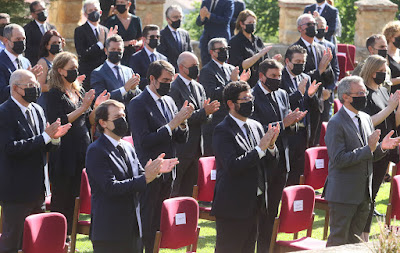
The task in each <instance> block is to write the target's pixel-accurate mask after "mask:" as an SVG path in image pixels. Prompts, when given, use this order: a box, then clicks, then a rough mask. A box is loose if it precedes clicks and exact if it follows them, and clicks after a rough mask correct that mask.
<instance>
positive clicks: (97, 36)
mask: <svg viewBox="0 0 400 253" xmlns="http://www.w3.org/2000/svg"><path fill="white" fill-rule="evenodd" d="M94 35H95V36H96V39H97V40H99V32H98V31H97V28H94Z"/></svg>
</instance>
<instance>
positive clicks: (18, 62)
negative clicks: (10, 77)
mask: <svg viewBox="0 0 400 253" xmlns="http://www.w3.org/2000/svg"><path fill="white" fill-rule="evenodd" d="M15 61H16V62H17V69H22V65H21V61H20V60H19V59H18V58H17V59H15Z"/></svg>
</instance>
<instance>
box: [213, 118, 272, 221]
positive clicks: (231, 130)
mask: <svg viewBox="0 0 400 253" xmlns="http://www.w3.org/2000/svg"><path fill="white" fill-rule="evenodd" d="M247 124H248V126H249V128H250V130H251V131H252V133H253V136H254V137H255V139H256V143H259V142H260V139H261V138H262V137H263V135H264V130H263V127H262V126H261V124H260V123H258V122H256V121H254V120H251V119H248V120H247ZM245 138H246V137H245V136H244V133H243V131H242V130H241V129H240V128H239V126H238V125H237V123H236V122H235V121H234V120H233V119H232V117H231V116H229V115H228V116H226V117H225V119H224V120H223V121H222V122H221V123H220V124H218V126H217V127H216V128H215V131H214V135H213V146H214V152H215V161H216V169H217V181H216V184H215V190H214V200H213V203H212V210H211V214H212V215H215V216H217V217H223V218H228V219H232V218H233V219H245V218H249V217H251V216H253V215H256V211H257V186H258V168H259V166H261V169H262V170H264V175H266V172H267V170H268V169H270V168H271V167H273V166H277V161H278V159H279V155H278V153H277V152H276V155H275V156H272V155H271V153H270V152H266V156H264V157H263V158H262V159H260V156H259V154H258V152H257V150H256V149H253V148H251V147H250V146H249V145H248V144H247V141H246V139H245ZM265 177H266V176H265ZM264 181H266V178H264Z"/></svg>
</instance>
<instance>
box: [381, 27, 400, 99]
mask: <svg viewBox="0 0 400 253" xmlns="http://www.w3.org/2000/svg"><path fill="white" fill-rule="evenodd" d="M382 33H383V35H385V37H386V40H387V43H388V61H389V68H390V70H391V72H392V76H391V78H392V79H391V81H392V83H393V85H392V87H391V92H392V93H394V92H395V91H396V90H398V89H400V85H399V84H400V50H399V48H400V21H391V22H389V23H387V24H386V25H385V27H384V28H383V31H382Z"/></svg>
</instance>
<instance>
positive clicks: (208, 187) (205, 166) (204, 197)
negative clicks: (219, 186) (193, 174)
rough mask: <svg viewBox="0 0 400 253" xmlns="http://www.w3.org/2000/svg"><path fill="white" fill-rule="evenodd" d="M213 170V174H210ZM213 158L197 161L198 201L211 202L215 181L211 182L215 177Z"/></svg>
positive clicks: (203, 158)
mask: <svg viewBox="0 0 400 253" xmlns="http://www.w3.org/2000/svg"><path fill="white" fill-rule="evenodd" d="M212 170H214V172H212ZM214 173H216V170H215V157H214V156H209V157H201V158H200V159H199V174H198V178H197V187H198V189H199V190H198V197H197V199H198V200H200V201H206V202H211V201H213V198H214V188H215V179H214V178H213V180H211V174H213V177H214V176H215V175H216V174H214Z"/></svg>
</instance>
